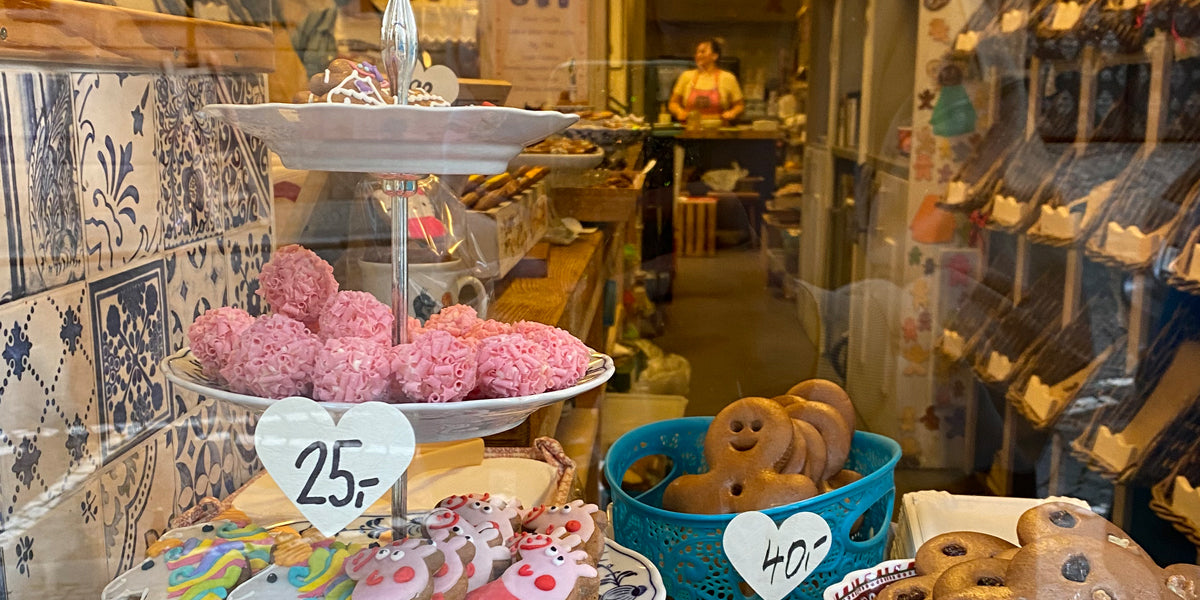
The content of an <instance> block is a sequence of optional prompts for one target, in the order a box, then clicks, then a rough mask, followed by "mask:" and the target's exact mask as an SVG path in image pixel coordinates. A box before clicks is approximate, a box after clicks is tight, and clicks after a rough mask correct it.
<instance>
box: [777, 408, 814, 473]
mask: <svg viewBox="0 0 1200 600" xmlns="http://www.w3.org/2000/svg"><path fill="white" fill-rule="evenodd" d="M807 458H808V443H807V442H806V441H805V439H804V433H803V432H802V431H800V421H797V420H795V419H792V456H791V457H790V458H788V461H787V463H786V464H784V465H783V468H781V469H779V472H780V473H795V474H803V473H804V463H805V462H806V460H807Z"/></svg>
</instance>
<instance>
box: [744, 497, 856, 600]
mask: <svg viewBox="0 0 1200 600" xmlns="http://www.w3.org/2000/svg"><path fill="white" fill-rule="evenodd" d="M721 544H722V546H723V547H724V549H725V556H726V557H727V558H728V559H729V564H731V565H733V568H734V570H735V571H737V573H738V575H741V576H742V579H744V580H746V583H748V584H749V585H750V587H751V588H753V589H754V591H755V592H757V593H758V595H759V596H762V599H763V600H781V599H782V598H784V597H785V596H787V595H788V594H790V593H791V592H792V590H794V589H796V586H798V585H800V584H801V583H802V582H803V581H804V580H805V579H807V578H808V576H809V575H811V574H812V572H813V571H815V570H816V569H817V567H819V566H820V565H821V561H823V560H825V556H826V555H827V554H829V547H830V546H831V545H832V534H831V532H830V530H829V523H826V522H825V519H823V518H821V516H820V515H816V514H813V513H806V512H805V513H797V514H794V515H792V516H790V517H788V519H787V520H786V521H784V522H783V523H781V524H780V525H779V526H778V527H776V526H775V522H774V521H772V520H771V517H768V516H767V515H765V514H763V513H761V512H747V513H741V514H739V515H738V516H736V517H734V518H733V520H732V521H730V522H729V526H728V527H726V528H725V534H724V536H723V537H722V539H721Z"/></svg>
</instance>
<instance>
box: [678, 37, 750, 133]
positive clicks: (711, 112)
mask: <svg viewBox="0 0 1200 600" xmlns="http://www.w3.org/2000/svg"><path fill="white" fill-rule="evenodd" d="M719 58H721V43H720V42H719V41H717V40H716V39H709V40H704V41H702V42H700V43H699V44H697V45H696V68H695V69H690V70H687V71H684V73H683V74H682V75H680V76H679V79H678V80H677V81H676V82H675V88H674V89H673V90H672V91H671V101H670V103H668V105H667V108H668V109H669V110H670V111H671V114H672V115H673V116H674V117H675V118H676V119H677V120H679V121H680V122H686V121H687V120H688V115H689V114H691V113H692V112H698V113H700V118H701V119H716V118H720V119H722V120H723V121H725V122H729V121H732V120H734V119H736V118H738V115H741V114H742V111H743V110H745V109H746V102H745V99H744V98H743V97H742V88H741V86H739V85H738V81H737V77H734V75H733V73H730V72H729V71H725V70H722V69H720V68H719V67H717V59H719Z"/></svg>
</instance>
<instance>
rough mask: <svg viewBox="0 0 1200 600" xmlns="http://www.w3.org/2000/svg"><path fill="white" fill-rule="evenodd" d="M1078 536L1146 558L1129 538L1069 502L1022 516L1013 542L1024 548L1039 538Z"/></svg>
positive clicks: (1040, 507) (1043, 505)
mask: <svg viewBox="0 0 1200 600" xmlns="http://www.w3.org/2000/svg"><path fill="white" fill-rule="evenodd" d="M1057 535H1078V536H1084V537H1090V538H1094V539H1109V538H1110V537H1111V538H1112V540H1113V541H1114V542H1116V543H1117V544H1118V545H1120V546H1122V547H1124V548H1125V549H1127V550H1129V551H1130V552H1131V553H1132V554H1134V555H1135V556H1136V557H1137V558H1139V559H1142V560H1143V561H1151V562H1152V560H1151V558H1150V555H1148V554H1146V551H1145V550H1143V549H1142V547H1141V546H1139V545H1137V543H1135V542H1134V541H1133V539H1132V538H1130V537H1129V534H1127V533H1125V532H1124V531H1122V530H1121V528H1120V527H1117V526H1116V525H1113V524H1112V523H1111V522H1109V520H1108V519H1105V518H1104V517H1102V516H1100V515H1098V514H1096V513H1094V512H1092V511H1091V510H1088V509H1086V508H1084V507H1082V506H1077V505H1074V504H1071V503H1069V502H1046V503H1044V504H1039V505H1037V506H1035V507H1033V508H1031V509H1029V510H1027V511H1025V512H1023V513H1021V517H1020V518H1019V519H1017V541H1019V542H1021V545H1022V546H1025V545H1027V544H1029V543H1031V542H1035V541H1037V540H1039V539H1041V538H1043V537H1047V536H1057Z"/></svg>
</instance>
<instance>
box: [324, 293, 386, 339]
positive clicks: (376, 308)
mask: <svg viewBox="0 0 1200 600" xmlns="http://www.w3.org/2000/svg"><path fill="white" fill-rule="evenodd" d="M394 322H396V317H395V316H393V315H392V309H391V308H389V307H388V306H387V305H385V304H384V303H382V302H380V301H379V300H378V299H376V298H375V296H372V295H371V293H370V292H352V291H348V290H346V291H341V292H338V293H337V294H334V296H333V299H332V300H331V301H330V302H329V303H328V304H326V305H325V308H324V309H322V310H321V316H320V318H319V319H318V320H317V323H318V324H319V325H320V332H319V333H320V335H321V339H322V340H331V339H335V338H346V337H357V338H367V339H369V340H374V341H376V342H378V343H380V344H387V345H389V346H390V345H391V344H392V323H394Z"/></svg>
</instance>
